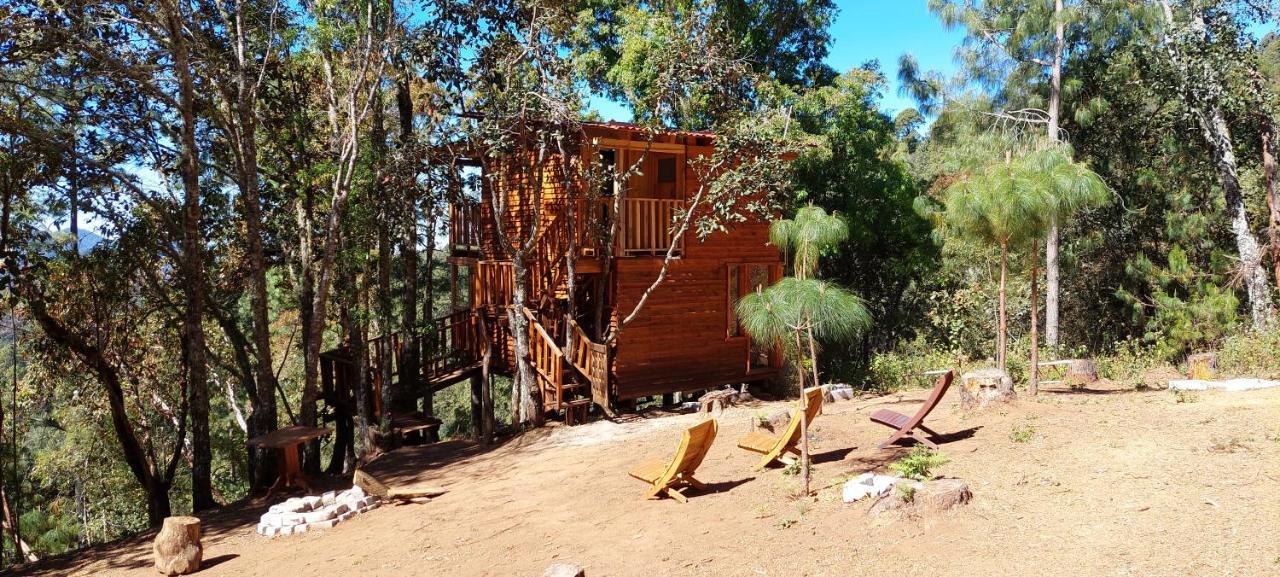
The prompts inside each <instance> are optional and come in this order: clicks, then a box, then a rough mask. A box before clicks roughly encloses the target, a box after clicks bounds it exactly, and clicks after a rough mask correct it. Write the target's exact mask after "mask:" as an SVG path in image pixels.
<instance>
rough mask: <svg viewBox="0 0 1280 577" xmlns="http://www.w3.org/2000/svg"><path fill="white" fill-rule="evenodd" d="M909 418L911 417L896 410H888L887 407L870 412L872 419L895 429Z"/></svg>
mask: <svg viewBox="0 0 1280 577" xmlns="http://www.w3.org/2000/svg"><path fill="white" fill-rule="evenodd" d="M910 419H911V417H908V416H906V415H904V414H902V413H899V412H896V411H890V410H889V409H880V410H878V411H876V412H874V413H871V420H872V421H875V422H877V423H883V424H885V425H888V426H890V427H893V428H895V429H898V428H901V427H902V426H903V425H905V424H907V421H908V420H910Z"/></svg>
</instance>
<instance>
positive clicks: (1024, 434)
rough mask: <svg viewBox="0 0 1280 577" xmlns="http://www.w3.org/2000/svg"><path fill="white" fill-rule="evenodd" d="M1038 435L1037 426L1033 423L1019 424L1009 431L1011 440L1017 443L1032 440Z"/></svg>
mask: <svg viewBox="0 0 1280 577" xmlns="http://www.w3.org/2000/svg"><path fill="white" fill-rule="evenodd" d="M1035 436H1036V426H1035V425H1032V424H1031V423H1023V424H1021V425H1017V426H1015V427H1014V428H1013V430H1012V431H1009V440H1010V441H1013V442H1015V443H1026V442H1030V441H1031V439H1033V438H1035Z"/></svg>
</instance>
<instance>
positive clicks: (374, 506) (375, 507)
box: [364, 501, 382, 511]
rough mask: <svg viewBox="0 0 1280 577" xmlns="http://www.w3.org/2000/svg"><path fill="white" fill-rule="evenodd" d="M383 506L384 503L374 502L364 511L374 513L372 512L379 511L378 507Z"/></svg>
mask: <svg viewBox="0 0 1280 577" xmlns="http://www.w3.org/2000/svg"><path fill="white" fill-rule="evenodd" d="M381 506H382V503H379V502H377V501H374V502H372V503H369V505H368V506H366V507H365V508H364V510H365V511H372V510H374V509H377V508H378V507H381Z"/></svg>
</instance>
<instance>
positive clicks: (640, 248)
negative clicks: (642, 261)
mask: <svg viewBox="0 0 1280 577" xmlns="http://www.w3.org/2000/svg"><path fill="white" fill-rule="evenodd" d="M683 207H684V201H683V200H667V199H659V198H628V199H625V200H624V201H623V204H622V227H621V230H620V233H619V235H618V250H619V253H620V254H621V255H623V256H663V255H665V254H666V253H667V249H668V248H669V247H670V246H671V233H672V230H671V229H672V228H673V227H674V226H675V221H676V214H677V213H678V212H679V211H680V209H681V208H683ZM683 249H684V239H683V238H680V239H677V240H676V247H675V253H676V254H680V253H681V252H683Z"/></svg>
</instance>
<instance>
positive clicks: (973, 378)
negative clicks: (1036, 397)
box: [960, 369, 1017, 409]
mask: <svg viewBox="0 0 1280 577" xmlns="http://www.w3.org/2000/svg"><path fill="white" fill-rule="evenodd" d="M1015 398H1017V394H1016V393H1014V392H1013V379H1012V378H1010V377H1009V374H1008V373H1006V372H1004V371H1003V370H1000V369H978V370H975V371H969V372H967V373H965V374H964V376H962V377H960V406H961V407H963V408H964V409H981V408H983V407H986V406H987V405H990V404H992V403H1005V402H1009V401H1012V400H1014V399H1015Z"/></svg>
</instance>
